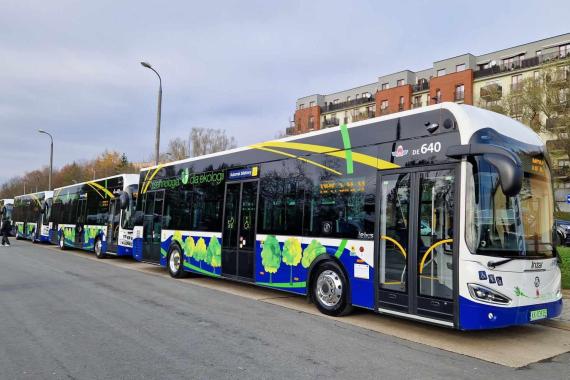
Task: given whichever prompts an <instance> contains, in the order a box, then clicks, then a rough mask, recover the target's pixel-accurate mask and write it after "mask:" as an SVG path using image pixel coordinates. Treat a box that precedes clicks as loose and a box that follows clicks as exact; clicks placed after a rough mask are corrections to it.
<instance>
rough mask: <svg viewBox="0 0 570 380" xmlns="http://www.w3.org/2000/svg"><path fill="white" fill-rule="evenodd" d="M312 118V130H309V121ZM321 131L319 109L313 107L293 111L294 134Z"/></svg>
mask: <svg viewBox="0 0 570 380" xmlns="http://www.w3.org/2000/svg"><path fill="white" fill-rule="evenodd" d="M311 117H313V128H312V129H311V128H309V121H310V119H311ZM319 129H321V107H319V106H313V107H307V108H302V109H298V110H297V111H295V134H299V133H305V132H310V131H316V130H319Z"/></svg>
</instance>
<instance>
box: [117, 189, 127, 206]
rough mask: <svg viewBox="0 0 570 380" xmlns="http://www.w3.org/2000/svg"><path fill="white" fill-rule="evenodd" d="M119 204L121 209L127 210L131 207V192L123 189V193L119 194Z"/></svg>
mask: <svg viewBox="0 0 570 380" xmlns="http://www.w3.org/2000/svg"><path fill="white" fill-rule="evenodd" d="M119 206H120V207H121V210H125V209H126V208H127V207H129V194H128V193H127V192H125V191H121V194H120V195H119Z"/></svg>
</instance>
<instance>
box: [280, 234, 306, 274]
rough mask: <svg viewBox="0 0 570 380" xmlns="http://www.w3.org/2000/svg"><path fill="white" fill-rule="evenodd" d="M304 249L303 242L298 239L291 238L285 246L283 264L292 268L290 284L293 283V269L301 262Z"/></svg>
mask: <svg viewBox="0 0 570 380" xmlns="http://www.w3.org/2000/svg"><path fill="white" fill-rule="evenodd" d="M302 254H303V249H302V248H301V242H300V241H299V239H297V238H289V239H287V241H285V244H284V245H283V262H284V263H285V264H287V265H289V266H290V269H291V274H290V277H289V283H290V284H292V283H293V267H294V266H295V265H297V264H299V262H300V261H301V257H302Z"/></svg>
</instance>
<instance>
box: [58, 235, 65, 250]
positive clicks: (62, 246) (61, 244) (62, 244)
mask: <svg viewBox="0 0 570 380" xmlns="http://www.w3.org/2000/svg"><path fill="white" fill-rule="evenodd" d="M59 249H61V250H62V251H65V250H66V249H67V247H66V246H65V236H63V232H62V233H61V236H60V237H59Z"/></svg>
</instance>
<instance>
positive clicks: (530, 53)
mask: <svg viewBox="0 0 570 380" xmlns="http://www.w3.org/2000/svg"><path fill="white" fill-rule="evenodd" d="M568 61H570V33H567V34H563V35H560V36H555V37H550V38H546V39H542V40H539V41H534V42H529V43H527V44H523V45H519V46H514V47H510V48H506V49H503V50H499V51H495V52H492V53H487V54H483V55H479V56H476V55H473V54H470V53H466V54H462V55H459V56H457V57H452V58H447V59H443V60H440V61H436V62H434V63H433V66H432V67H431V68H428V69H425V70H421V71H416V72H414V71H410V70H404V71H400V72H397V73H393V74H389V75H384V76H381V77H379V78H378V80H377V81H375V82H373V83H369V84H365V85H361V86H358V87H355V88H352V89H348V90H343V91H339V92H335V93H332V94H326V95H321V94H315V95H310V96H304V97H302V98H299V99H298V100H297V104H296V111H295V116H294V121H293V122H292V125H291V126H290V127H289V128H287V131H286V132H287V134H289V135H293V134H299V133H305V132H309V131H313V130H318V129H322V128H327V127H332V126H337V125H340V124H345V123H351V122H355V121H360V120H365V119H368V118H371V117H376V116H381V115H386V114H390V113H394V112H399V111H404V110H409V109H412V108H417V107H423V106H426V105H430V104H437V103H439V102H446V101H451V102H458V103H465V104H472V105H477V106H489V105H492V103H493V102H497V101H498V100H499V99H500V98H501V97H502V96H505V95H506V94H507V93H508V92H509V91H511V90H512V89H516V88H517V86H519V85H520V83H522V79H523V78H525V77H528V76H533V75H536V71H537V70H539V69H540V67H541V66H543V65H547V64H552V63H556V64H558V63H559V64H561V65H568V64H570V63H568Z"/></svg>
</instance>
